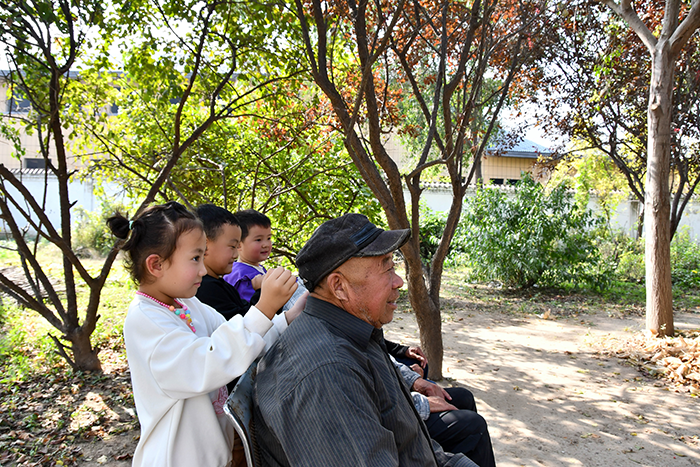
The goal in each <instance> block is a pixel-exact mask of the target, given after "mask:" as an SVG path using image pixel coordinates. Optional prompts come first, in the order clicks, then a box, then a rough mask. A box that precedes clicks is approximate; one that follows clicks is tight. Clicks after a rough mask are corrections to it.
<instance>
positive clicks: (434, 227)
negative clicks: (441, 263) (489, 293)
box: [420, 204, 467, 267]
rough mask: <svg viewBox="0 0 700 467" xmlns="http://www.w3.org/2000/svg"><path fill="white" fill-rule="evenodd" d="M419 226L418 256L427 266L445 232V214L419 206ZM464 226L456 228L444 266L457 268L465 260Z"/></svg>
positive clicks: (423, 205)
mask: <svg viewBox="0 0 700 467" xmlns="http://www.w3.org/2000/svg"><path fill="white" fill-rule="evenodd" d="M420 218H421V226H420V256H421V260H422V261H423V264H425V265H428V264H430V261H432V259H433V255H434V254H435V252H436V251H437V248H438V245H439V243H440V239H441V238H442V233H443V232H444V230H445V222H446V219H445V214H444V213H438V212H435V211H433V210H432V209H430V208H429V207H428V206H426V205H425V204H422V205H421V216H420ZM466 253H467V249H466V245H465V230H464V224H460V225H458V226H457V230H456V231H455V234H454V237H453V238H452V242H451V243H450V248H449V250H448V253H447V257H446V258H445V265H446V266H448V267H449V266H459V265H461V264H463V263H464V261H465V259H466Z"/></svg>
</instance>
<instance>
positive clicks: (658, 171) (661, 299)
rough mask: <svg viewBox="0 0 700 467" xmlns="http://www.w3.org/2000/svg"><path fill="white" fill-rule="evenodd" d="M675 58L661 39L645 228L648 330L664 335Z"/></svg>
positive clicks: (668, 321) (655, 61) (653, 86)
mask: <svg viewBox="0 0 700 467" xmlns="http://www.w3.org/2000/svg"><path fill="white" fill-rule="evenodd" d="M674 62H675V60H674V57H673V56H672V54H671V53H670V44H669V42H668V41H667V40H663V39H662V40H659V42H658V43H657V45H656V48H655V50H654V51H653V53H652V59H651V68H652V71H651V83H650V86H649V110H648V114H647V119H648V135H649V141H648V143H647V144H648V146H647V151H648V158H647V178H646V193H645V196H644V225H645V229H646V239H645V246H646V247H645V250H644V256H645V262H646V302H647V313H646V328H647V330H649V331H651V332H652V333H655V334H656V333H658V334H659V335H661V336H672V335H673V330H674V329H673V294H672V290H671V246H670V245H671V225H670V217H671V198H670V191H669V176H670V167H671V165H670V156H671V105H672V93H673V74H674V66H675V64H674Z"/></svg>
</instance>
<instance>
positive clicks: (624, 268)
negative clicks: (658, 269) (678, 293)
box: [600, 227, 700, 290]
mask: <svg viewBox="0 0 700 467" xmlns="http://www.w3.org/2000/svg"><path fill="white" fill-rule="evenodd" d="M600 251H601V258H602V260H603V261H604V262H605V263H606V264H608V265H609V266H610V268H611V269H612V270H613V271H614V274H615V278H616V279H617V280H619V281H623V282H627V283H630V282H636V283H639V284H644V281H645V270H646V269H645V264H644V238H640V239H637V240H635V239H633V238H630V237H628V236H627V235H624V234H622V233H617V234H614V235H609V236H608V237H606V238H604V239H603V240H602V241H601V243H600ZM671 280H672V282H673V286H674V288H677V289H681V290H689V289H700V244H698V243H697V242H696V241H695V240H693V239H692V238H691V237H690V232H689V229H688V227H684V228H682V229H679V230H678V231H677V232H676V235H675V236H674V237H673V241H672V242H671Z"/></svg>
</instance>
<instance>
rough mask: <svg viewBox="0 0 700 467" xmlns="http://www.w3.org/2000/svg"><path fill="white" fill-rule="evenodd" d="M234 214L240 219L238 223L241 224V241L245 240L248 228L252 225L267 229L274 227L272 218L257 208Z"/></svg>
mask: <svg viewBox="0 0 700 467" xmlns="http://www.w3.org/2000/svg"><path fill="white" fill-rule="evenodd" d="M234 216H236V219H238V225H240V226H241V241H243V240H245V238H246V237H247V236H248V229H250V228H251V227H254V226H256V225H258V226H260V227H264V228H266V229H267V228H269V227H272V222H270V218H269V217H267V216H266V215H265V214H263V213H261V212H258V211H256V210H255V209H244V210H243V211H238V212H236V213H235V214H234Z"/></svg>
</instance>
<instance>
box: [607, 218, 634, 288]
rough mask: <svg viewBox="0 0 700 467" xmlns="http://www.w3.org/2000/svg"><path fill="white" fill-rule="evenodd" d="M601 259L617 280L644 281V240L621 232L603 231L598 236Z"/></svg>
mask: <svg viewBox="0 0 700 467" xmlns="http://www.w3.org/2000/svg"><path fill="white" fill-rule="evenodd" d="M598 249H599V250H600V254H601V260H602V262H603V263H604V264H607V265H608V266H609V267H610V269H611V271H612V272H613V273H614V275H615V278H616V279H617V280H620V281H623V282H636V283H640V284H641V283H643V282H644V240H643V239H641V240H635V239H634V238H631V237H629V236H628V235H626V234H625V233H623V232H615V233H610V231H609V230H608V231H604V232H602V233H601V235H600V237H599V245H598Z"/></svg>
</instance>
